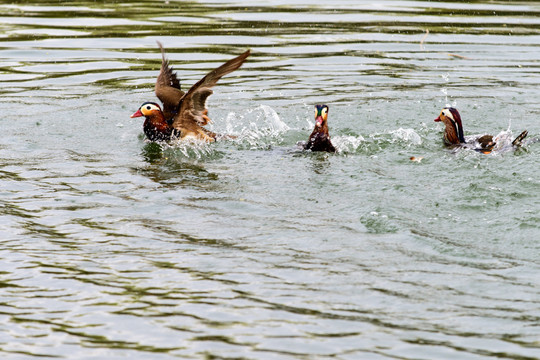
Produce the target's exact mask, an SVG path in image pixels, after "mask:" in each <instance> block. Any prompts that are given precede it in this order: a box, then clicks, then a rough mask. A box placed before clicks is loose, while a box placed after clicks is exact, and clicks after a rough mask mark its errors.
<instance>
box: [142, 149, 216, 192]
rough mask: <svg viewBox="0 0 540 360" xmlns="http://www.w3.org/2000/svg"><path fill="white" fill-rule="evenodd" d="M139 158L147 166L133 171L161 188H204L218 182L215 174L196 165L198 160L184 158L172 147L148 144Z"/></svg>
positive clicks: (198, 164) (182, 154) (183, 154)
mask: <svg viewBox="0 0 540 360" xmlns="http://www.w3.org/2000/svg"><path fill="white" fill-rule="evenodd" d="M179 152H180V153H179ZM141 156H142V158H143V159H144V161H145V162H147V163H148V164H149V165H148V166H145V167H143V168H138V169H135V170H136V172H137V173H138V174H140V175H143V176H145V177H147V178H149V179H150V180H152V181H153V182H155V183H158V184H160V185H162V186H166V187H175V186H192V185H194V186H196V187H206V186H208V184H209V183H211V182H213V181H214V180H218V175H217V174H216V173H213V172H209V171H207V170H206V169H205V167H204V166H202V165H201V164H200V163H198V160H199V159H197V158H193V159H192V158H190V157H189V156H185V152H184V151H181V150H178V149H175V148H172V147H165V148H164V147H163V146H162V145H160V144H158V143H154V142H152V143H148V144H146V145H145V146H144V147H143V148H142V151H141Z"/></svg>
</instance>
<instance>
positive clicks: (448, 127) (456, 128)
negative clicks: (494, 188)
mask: <svg viewBox="0 0 540 360" xmlns="http://www.w3.org/2000/svg"><path fill="white" fill-rule="evenodd" d="M435 121H436V122H442V123H443V124H444V125H445V130H444V136H443V138H444V143H445V144H446V145H449V146H452V145H461V146H465V145H467V147H469V148H472V149H473V150H476V151H479V152H482V153H484V154H489V153H490V152H492V151H493V148H494V147H495V145H497V138H494V137H493V135H482V136H473V137H469V136H468V139H465V136H464V135H463V125H462V124H461V116H460V115H459V112H458V111H457V109H455V108H453V107H445V108H444V109H442V111H441V113H440V114H439V117H437V118H436V119H435ZM527 134H528V132H527V130H525V131H523V132H522V133H521V134H519V135H518V136H517V137H516V138H515V139H514V141H512V147H515V148H516V147H519V146H521V143H522V140H523V139H525V137H526V136H527Z"/></svg>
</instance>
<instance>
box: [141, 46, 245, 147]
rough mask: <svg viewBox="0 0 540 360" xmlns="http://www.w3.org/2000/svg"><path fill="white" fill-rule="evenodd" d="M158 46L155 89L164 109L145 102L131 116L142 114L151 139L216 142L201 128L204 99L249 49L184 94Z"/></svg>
mask: <svg viewBox="0 0 540 360" xmlns="http://www.w3.org/2000/svg"><path fill="white" fill-rule="evenodd" d="M158 45H159V47H160V49H161V54H162V63H161V70H160V72H159V75H158V78H157V81H156V86H155V92H156V96H157V97H158V99H159V100H161V102H162V104H163V109H162V108H161V107H160V106H159V104H157V103H155V102H145V103H143V104H142V105H141V106H140V107H139V109H138V110H137V111H136V112H135V113H134V114H133V115H131V117H132V118H135V117H142V116H144V117H145V121H144V125H143V129H144V133H145V135H146V137H147V138H148V139H149V140H150V141H169V140H171V139H175V138H179V139H186V138H194V139H198V140H203V141H207V142H212V141H215V140H216V138H217V134H215V133H213V132H211V131H209V130H207V129H205V128H204V126H205V125H207V124H208V123H210V122H211V120H210V118H209V117H208V109H207V108H206V100H207V99H208V97H209V96H210V95H211V94H212V92H213V91H212V87H214V86H215V85H216V84H217V82H218V80H219V79H221V78H222V77H223V76H225V75H227V74H229V73H231V72H233V71H235V70H237V69H238V68H239V67H240V66H241V65H242V64H243V63H244V61H245V60H246V58H247V57H248V56H249V54H250V51H249V50H248V51H246V52H244V53H243V54H242V55H240V56H237V57H235V58H234V59H231V60H229V61H227V62H226V63H224V64H223V65H221V66H220V67H218V68H216V69H214V70H212V71H210V72H209V73H208V74H207V75H206V76H205V77H203V78H202V79H201V80H199V81H197V82H196V83H195V85H193V86H192V87H191V88H190V89H189V90H188V91H187V92H186V93H184V92H183V91H182V90H181V89H180V80H179V79H178V77H177V76H176V73H175V72H174V70H173V68H172V67H171V66H170V64H169V61H168V60H167V58H166V57H165V50H164V49H163V46H162V45H161V43H160V42H159V41H158Z"/></svg>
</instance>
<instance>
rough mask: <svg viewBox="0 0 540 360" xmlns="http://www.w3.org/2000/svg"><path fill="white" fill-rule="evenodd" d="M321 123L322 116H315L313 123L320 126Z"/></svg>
mask: <svg viewBox="0 0 540 360" xmlns="http://www.w3.org/2000/svg"><path fill="white" fill-rule="evenodd" d="M322 123H323V118H322V116H317V117H316V118H315V125H316V126H322Z"/></svg>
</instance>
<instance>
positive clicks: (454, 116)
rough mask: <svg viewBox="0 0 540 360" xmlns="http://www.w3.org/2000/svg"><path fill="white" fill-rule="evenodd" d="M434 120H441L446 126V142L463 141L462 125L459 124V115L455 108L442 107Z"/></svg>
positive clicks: (457, 142) (455, 142)
mask: <svg viewBox="0 0 540 360" xmlns="http://www.w3.org/2000/svg"><path fill="white" fill-rule="evenodd" d="M435 121H437V122H439V121H441V122H443V123H444V125H445V126H446V129H445V131H444V140H445V141H446V142H447V143H448V144H459V143H464V142H465V137H464V136H463V125H461V116H460V115H459V112H458V111H457V109H455V108H453V107H445V108H444V109H442V111H441V113H440V114H439V117H438V118H436V119H435Z"/></svg>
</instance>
